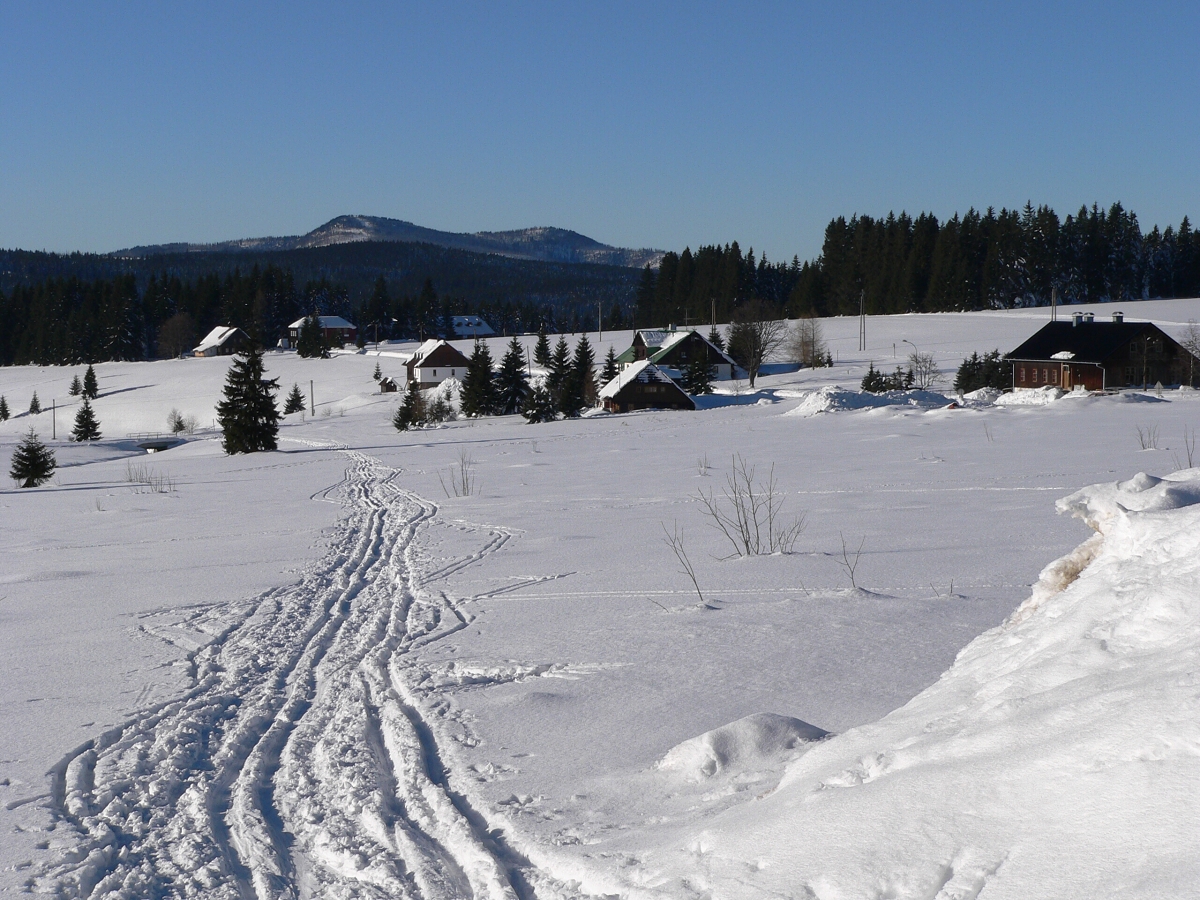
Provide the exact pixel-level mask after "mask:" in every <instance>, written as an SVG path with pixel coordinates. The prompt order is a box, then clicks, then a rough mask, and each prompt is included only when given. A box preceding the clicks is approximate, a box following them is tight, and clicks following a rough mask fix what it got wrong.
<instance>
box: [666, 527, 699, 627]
mask: <svg viewBox="0 0 1200 900" xmlns="http://www.w3.org/2000/svg"><path fill="white" fill-rule="evenodd" d="M659 524H660V525H662V530H663V534H664V535H666V537H665V538H664V541H663V542H664V543H665V544H666V545H667V546H668V547H670V548H671V552H672V553H674V554H675V558H676V559H677V560H679V565H681V566H682V567H683V568H682V569H681V570H680V572H679V574H680V575H686V576H687V577H688V578H689V579H690V580H691V582H692V587H694V588H695V589H696V596H697V597H699V598H700V603H701V604H703V605H704V606H709V602H708V601H707V600H705V599H704V594H703V593H701V591H700V582H699V581H698V580H697V578H696V570H695V569H694V568H692V561H691V560H690V559H688V555H687V550H685V549H684V546H683V532H682V531H680V530H679V523H678V522H675V523H674V530H673V531H667V526H666V523H663V522H660V523H659ZM660 605H661V604H660Z"/></svg>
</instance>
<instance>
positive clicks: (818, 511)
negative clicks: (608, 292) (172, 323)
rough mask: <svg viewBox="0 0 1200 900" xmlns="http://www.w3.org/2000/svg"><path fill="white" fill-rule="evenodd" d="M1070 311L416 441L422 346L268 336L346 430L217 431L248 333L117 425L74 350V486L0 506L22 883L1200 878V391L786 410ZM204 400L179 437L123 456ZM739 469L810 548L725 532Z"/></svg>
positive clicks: (206, 886)
mask: <svg viewBox="0 0 1200 900" xmlns="http://www.w3.org/2000/svg"><path fill="white" fill-rule="evenodd" d="M1124 308H1125V311H1126V313H1127V314H1128V315H1129V316H1130V317H1131V318H1132V317H1134V316H1138V315H1143V316H1156V317H1158V318H1157V321H1159V323H1160V324H1161V325H1162V326H1163V327H1164V328H1165V329H1166V330H1167V331H1169V332H1171V333H1177V332H1178V331H1179V330H1180V325H1181V324H1182V323H1186V321H1187V320H1188V319H1189V318H1194V317H1200V303H1197V302H1195V301H1191V302H1181V301H1165V302H1158V303H1154V304H1131V305H1126V306H1125V307H1124ZM1043 318H1044V311H1042V312H1038V311H1021V312H1015V313H972V314H955V315H937V316H896V317H880V318H872V319H870V320H869V322H868V334H869V335H870V337H871V344H870V346H871V350H870V351H868V352H867V353H862V354H859V353H856V352H853V351H851V349H850V348H852V347H854V346H856V345H857V344H856V342H857V338H858V332H857V329H858V323H857V320H854V319H845V320H841V319H833V320H825V322H824V323H823V325H824V328H825V336H826V339H827V340H828V341H829V343H830V346H831V349H833V351H834V352H835V354H836V357H837V360H838V365H837V366H835V367H834V368H832V369H818V370H801V371H799V372H787V371H782V372H779V373H778V374H771V375H763V376H760V378H759V383H758V385H757V390H756V391H754V392H750V391H749V390H748V389H746V388H745V386H744V384H741V385H739V384H738V383H733V384H732V385H730V386H729V387H728V388H727V389H725V390H724V391H723V392H722V393H721V394H718V395H715V396H714V397H713V398H711V400H712V403H711V404H707V403H706V407H705V408H704V409H702V410H701V411H698V412H651V411H646V412H639V413H632V414H628V415H594V416H589V417H587V418H584V419H581V420H575V421H571V422H558V423H552V424H545V425H539V426H529V425H526V424H525V423H524V421H523V420H522V419H520V418H519V417H503V418H493V419H480V420H471V421H464V422H454V423H448V424H446V425H444V426H440V427H437V428H431V429H425V430H416V431H411V432H406V433H403V434H400V433H397V432H396V431H395V430H394V429H392V428H391V426H390V424H389V419H390V415H391V412H392V411H393V410H394V409H395V407H396V405H397V404H398V403H399V398H398V397H397V396H396V395H394V394H393V395H379V394H377V393H375V391H376V387H375V384H374V382H373V381H372V379H371V374H372V372H373V370H374V367H375V364H376V362H379V363H380V364H381V365H382V366H383V368H384V369H385V370H386V369H387V367H388V366H389V365H390V366H392V367H393V368H394V369H395V370H396V371H392V372H389V371H385V372H384V374H390V375H393V376H395V375H398V374H399V368H400V365H401V363H400V361H399V360H398V359H395V358H392V357H387V356H383V357H379V356H374V355H367V354H340V355H335V356H334V357H333V358H332V359H328V360H301V359H299V358H298V357H296V356H295V355H294V354H290V353H272V354H268V356H267V360H266V365H267V369H268V374H269V375H270V376H272V377H278V378H279V379H280V383H281V387H282V388H283V389H284V390H287V389H288V388H289V387H290V385H291V384H292V383H298V384H300V385H301V387H302V389H304V390H307V388H308V383H309V381H310V380H311V381H313V382H314V384H315V388H316V415H315V416H313V415H310V414H305V415H303V416H302V415H301V414H295V415H293V416H289V417H287V419H286V420H285V424H284V426H283V429H282V431H281V450H280V451H279V452H276V453H270V454H255V455H252V456H245V457H226V456H224V455H223V454H222V453H221V452H220V449H219V444H218V442H217V439H216V435H215V433H214V432H213V431H211V428H210V427H211V423H212V419H213V416H214V413H213V406H214V404H215V402H216V400H217V398H218V396H219V392H220V386H221V383H222V381H223V378H224V374H225V372H226V370H227V368H228V365H229V361H228V360H222V359H191V360H170V361H164V362H156V363H106V364H102V365H98V366H97V367H96V369H97V374H98V376H99V379H100V393H101V396H100V398H99V399H98V400H97V401H95V403H94V404H93V405H94V406H95V408H96V411H97V415H98V417H99V419H100V423H101V429H102V431H103V433H104V436H105V439H104V440H103V441H101V442H98V443H96V444H89V445H85V446H83V445H74V444H69V443H66V442H65V441H63V440H62V439H61V438H62V436H63V434H64V433H65V432H66V431H67V430H68V428H69V424H70V419H71V417H72V416H73V412H74V407H73V404H74V403H75V398H69V397H68V396H67V395H66V388H67V386H68V385H69V384H70V381H71V377H72V376H73V375H74V374H76V370H75V369H72V368H69V367H60V368H55V367H24V368H12V369H4V370H0V393H3V394H5V395H6V396H7V398H8V400H9V403H10V406H11V407H12V408H13V409H14V411H16V410H23V409H24V408H26V407H27V404H28V397H29V395H30V394H31V393H32V391H33V390H34V389H36V390H37V391H38V393H39V396H40V397H41V398H42V400H43V403H44V404H45V405H47V406H49V404H48V403H46V401H47V400H48V399H51V398H56V399H57V401H58V402H59V403H60V404H61V405H62V407H63V408H60V409H59V410H58V412H57V416H58V422H57V428H58V432H59V437H60V440H58V441H57V442H54V449H55V452H56V453H57V454H58V456H59V461H60V469H59V472H58V474H57V476H56V478H55V480H54V481H53V482H51V483H50V484H48V485H46V486H44V487H43V488H39V489H35V490H16V489H7V490H0V548H2V549H3V552H2V553H0V659H3V660H4V663H3V666H4V668H3V673H4V677H3V678H2V679H0V716H3V722H4V728H3V729H0V891H4V892H6V893H8V892H12V893H17V892H21V891H23V890H25V889H26V886H27V885H28V886H29V888H31V889H33V890H35V891H44V892H52V893H61V894H63V895H66V896H73V895H94V896H101V895H107V896H113V897H144V896H181V897H201V896H203V897H222V896H228V897H243V896H255V895H258V896H339V897H356V896H357V897H383V896H412V897H416V896H421V897H459V896H488V897H517V896H519V897H533V896H537V897H556V896H579V895H584V894H588V895H596V894H601V893H612V894H619V895H623V896H631V897H635V896H665V897H693V896H714V897H770V896H797V897H801V896H815V897H822V898H833V897H938V896H940V897H946V898H949V897H974V896H984V897H993V896H995V897H1008V896H1012V897H1018V896H1020V897H1028V896H1056V897H1096V896H1117V895H1119V896H1131V897H1160V896H1188V895H1194V893H1195V885H1196V884H1200V872H1197V871H1196V863H1194V862H1193V859H1192V858H1193V857H1194V855H1195V854H1194V852H1193V849H1194V837H1195V835H1196V834H1197V833H1200V829H1198V828H1197V826H1198V825H1200V822H1197V806H1196V804H1195V802H1194V797H1195V794H1196V788H1197V785H1198V782H1200V766H1198V765H1197V757H1198V755H1200V734H1197V729H1198V725H1197V722H1198V721H1200V717H1198V716H1197V712H1200V710H1197V708H1196V706H1197V698H1198V697H1200V693H1198V692H1197V690H1196V676H1195V672H1196V670H1197V652H1198V651H1197V648H1200V634H1198V633H1197V622H1198V621H1200V617H1198V616H1197V612H1198V610H1197V609H1196V603H1197V597H1200V591H1198V590H1197V587H1198V584H1197V580H1198V579H1197V566H1198V565H1200V563H1198V562H1197V560H1200V553H1198V552H1197V551H1198V550H1200V547H1197V546H1196V545H1197V542H1198V541H1200V520H1198V519H1197V516H1200V505H1197V504H1196V499H1197V498H1198V497H1200V471H1198V470H1188V471H1182V472H1177V473H1176V474H1174V475H1169V473H1171V472H1174V471H1175V470H1177V469H1180V468H1182V467H1183V466H1185V465H1186V461H1187V460H1186V456H1187V452H1188V451H1187V442H1186V440H1185V438H1184V435H1185V433H1186V430H1187V429H1194V428H1196V426H1197V425H1198V424H1200V422H1198V421H1197V420H1198V419H1200V404H1198V403H1197V402H1196V401H1197V399H1200V397H1198V395H1197V393H1196V392H1192V391H1177V390H1165V391H1163V395H1162V397H1161V398H1160V397H1157V396H1155V395H1153V394H1141V393H1130V394H1124V395H1118V396H1096V395H1086V394H1082V395H1079V396H1076V395H1075V394H1068V395H1067V396H1066V397H1062V398H1061V399H1058V400H1054V401H1052V402H1045V403H1041V404H1040V405H1021V406H1004V405H997V404H996V402H995V401H996V397H995V396H994V395H992V394H990V393H987V392H983V393H980V394H978V395H976V396H973V397H968V398H963V400H962V401H961V402H959V403H958V404H957V408H948V407H949V406H950V404H949V401H950V400H955V399H957V398H955V397H954V396H952V395H951V394H949V393H948V388H947V386H946V385H945V383H943V384H942V385H941V386H939V390H940V391H941V392H942V393H941V397H942V398H943V399H946V400H947V403H946V404H940V403H938V402H936V401H935V400H930V401H929V402H927V403H921V404H913V403H909V402H908V400H907V399H905V398H903V397H896V398H892V402H889V405H887V406H883V407H878V408H875V407H872V408H853V407H852V406H851V405H850V401H849V400H848V399H847V400H846V403H847V405H846V406H843V407H841V408H838V407H837V406H836V405H835V404H830V405H828V406H826V408H825V410H824V412H823V413H822V414H820V415H809V416H802V415H790V414H789V413H791V412H793V411H795V410H798V409H800V408H801V407H803V406H804V405H805V404H806V403H811V402H816V401H812V400H811V398H812V397H815V396H824V397H826V398H830V397H840V398H849V397H851V395H854V394H856V393H857V392H855V391H853V390H851V387H852V386H854V385H856V384H857V382H858V380H859V379H861V377H862V374H863V373H864V372H865V371H866V369H867V366H868V364H869V363H872V362H873V363H875V364H876V367H877V368H879V366H880V364H881V363H886V364H890V362H891V359H890V357H888V355H887V353H888V351H889V350H890V349H891V344H892V343H893V341H895V342H896V343H900V341H901V339H906V340H910V341H912V342H914V343H915V344H916V345H917V346H919V347H920V348H921V350H922V352H925V351H931V352H933V353H934V354H935V358H936V359H937V361H938V362H939V364H940V365H941V366H942V368H943V370H944V371H947V372H949V373H951V375H952V372H953V369H954V367H956V366H957V364H958V363H959V362H960V361H961V360H962V358H963V357H965V356H968V355H969V354H970V353H971V352H987V351H989V350H991V349H994V348H996V347H999V348H1000V349H1001V350H1006V349H1010V348H1011V347H1013V346H1016V344H1017V343H1019V342H1020V341H1021V340H1023V339H1024V338H1025V337H1027V336H1028V334H1030V333H1032V332H1033V331H1034V330H1035V329H1036V328H1037V327H1038V325H1039V324H1040V322H1041V320H1042V319H1043ZM590 337H591V336H590ZM629 337H630V333H628V332H625V333H621V334H616V335H612V334H608V333H606V334H605V335H604V340H603V341H595V342H594V344H595V345H597V346H596V349H597V354H598V356H603V354H604V353H605V352H606V351H607V346H606V344H609V343H611V344H613V345H614V346H616V348H617V350H618V351H620V350H623V349H625V347H627V346H628V340H629ZM522 340H523V342H524V343H527V344H532V343H533V341H534V340H535V338H534V337H532V336H529V337H526V338H523V339H522ZM506 341H507V338H497V339H495V342H494V344H493V347H492V349H493V354H494V355H495V352H496V351H497V350H501V351H502V349H503V348H502V345H503V344H504V343H505V342H506ZM903 346H907V345H903ZM397 349H399V348H397ZM897 352H898V353H899V356H900V357H901V358H902V357H903V355H904V354H903V350H902V348H900V349H898V351H897ZM779 368H786V367H782V366H781V367H779ZM838 385H841V388H839V389H837V390H833V388H836V387H837V386H838ZM822 388H828V389H829V390H824V391H821V390H820V389H822ZM814 391H817V392H819V393H813V392H814ZM706 399H707V398H706ZM172 407H174V408H176V409H178V410H179V411H180V412H181V413H183V414H184V415H194V416H196V417H197V419H198V420H199V422H200V425H201V429H200V430H199V431H198V432H197V433H196V434H195V435H192V436H190V438H189V440H188V441H187V442H186V443H185V444H184V445H182V446H180V447H177V448H174V449H172V450H168V451H166V452H163V453H159V454H154V455H150V456H147V455H145V454H143V453H141V452H139V451H138V450H137V448H136V446H135V445H134V444H133V442H132V441H130V440H128V439H126V437H125V435H126V434H127V433H128V432H143V431H161V430H164V427H165V424H166V415H167V413H168V412H169V410H170V409H171V408H172ZM50 416H51V413H50V412H48V411H47V412H45V413H42V414H41V415H40V416H29V415H28V414H26V413H24V412H20V413H18V414H17V415H15V416H14V418H13V419H11V420H10V421H8V422H6V423H2V424H0V464H3V465H5V466H7V461H8V457H9V454H10V453H11V450H12V448H13V446H14V445H15V442H16V441H17V439H18V438H19V436H20V435H21V434H22V433H23V432H24V431H25V430H26V429H27V428H28V427H29V426H30V425H34V426H36V427H37V429H38V431H39V432H40V433H42V434H43V436H45V437H49V431H50V428H49V427H48V426H49V419H50ZM206 428H209V429H210V430H205V429H206ZM1139 428H1140V429H1142V430H1143V432H1144V433H1148V431H1149V429H1151V428H1153V429H1154V431H1155V434H1156V435H1157V439H1156V440H1155V441H1154V442H1153V444H1157V445H1158V446H1157V447H1154V446H1151V448H1150V449H1142V447H1141V444H1142V441H1140V440H1139V436H1138V429H1139ZM739 453H740V454H742V455H743V456H744V458H745V459H746V461H747V462H748V463H750V464H751V465H754V466H756V479H759V480H761V479H763V478H765V477H766V476H767V473H768V470H769V469H770V468H771V466H772V465H773V466H774V475H775V478H776V481H777V484H778V486H779V489H780V490H781V491H782V492H783V496H784V506H783V510H782V513H783V515H784V516H785V517H791V516H795V515H799V514H801V513H803V514H805V515H806V517H807V528H806V530H805V531H804V533H803V535H802V537H801V539H800V541H799V543H798V544H797V547H796V551H795V552H794V553H791V554H781V555H776V556H769V557H755V558H749V559H736V558H729V557H728V554H729V552H730V547H729V545H728V544H727V543H725V542H724V538H722V536H721V535H720V534H719V533H717V532H716V531H715V530H714V529H712V528H711V527H709V526H708V524H707V522H706V519H705V516H704V515H703V512H702V504H701V503H700V502H699V498H698V492H699V491H705V492H706V493H707V492H708V491H710V490H711V491H713V492H715V494H716V495H717V496H720V492H721V489H722V486H723V485H724V482H725V477H726V475H727V474H729V472H730V469H731V459H732V457H733V456H734V455H735V454H739ZM464 466H465V467H466V468H467V469H468V471H469V473H470V474H471V476H472V478H473V487H472V490H471V491H470V492H469V493H468V494H467V495H465V496H457V494H458V493H461V492H459V491H455V490H454V489H453V486H454V484H455V483H456V482H455V481H454V478H453V476H454V474H455V473H456V472H457V473H459V474H461V472H462V469H463V467H464ZM156 473H157V474H159V475H165V476H168V477H169V479H170V483H169V486H168V488H167V491H166V492H165V493H159V492H156V491H155V490H154V488H153V487H152V486H151V485H148V484H146V481H147V480H150V479H148V478H147V477H146V476H147V475H149V474H156ZM1139 473H1140V474H1139ZM1168 476H1169V477H1168ZM160 484H161V482H160ZM1090 485H1098V486H1096V487H1089V486H1090ZM1059 498H1067V499H1066V500H1064V501H1063V502H1062V503H1060V504H1059V506H1060V507H1061V508H1062V512H1063V513H1064V514H1069V515H1059V514H1058V513H1057V512H1056V508H1055V500H1057V499H1059ZM1089 526H1090V527H1089ZM664 527H665V528H667V529H668V530H670V529H672V528H674V527H678V528H679V529H680V532H681V533H682V535H683V539H684V543H685V546H686V548H687V552H688V553H689V557H690V560H691V562H692V564H693V566H694V568H695V571H696V576H697V579H698V581H699V583H700V586H701V588H702V590H703V592H704V597H705V602H704V603H701V602H700V601H699V598H698V597H697V595H696V593H695V591H694V590H693V587H692V584H691V583H690V581H689V580H688V579H687V578H686V577H685V576H684V575H683V574H681V573H680V572H679V571H678V569H679V566H678V565H677V561H676V559H675V557H674V556H673V555H672V553H671V550H670V548H669V547H668V546H667V545H666V544H665V543H664V541H663V529H664ZM1093 529H1099V531H1098V532H1095V536H1093V537H1089V535H1091V534H1093ZM860 542H861V543H860ZM860 547H861V554H860V555H859V556H858V559H857V563H858V564H857V567H856V569H855V574H854V583H853V584H852V583H851V579H850V577H849V574H848V571H847V563H848V562H852V561H853V560H854V559H855V556H856V551H857V549H858V548H860ZM1039 572H1040V573H1041V574H1040V575H1039ZM826 732H828V733H829V734H828V736H826V734H825V733H826Z"/></svg>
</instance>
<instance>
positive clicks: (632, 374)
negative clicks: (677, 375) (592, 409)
mask: <svg viewBox="0 0 1200 900" xmlns="http://www.w3.org/2000/svg"><path fill="white" fill-rule="evenodd" d="M635 381H639V382H641V383H642V384H650V383H652V382H656V381H657V382H659V383H661V384H671V385H673V384H675V382H674V381H673V380H672V379H671V376H670V375H667V374H666V373H665V372H663V370H662V369H660V368H659V367H658V366H656V365H655V364H654V363H652V362H650V361H649V360H647V359H643V360H639V361H638V362H635V363H634V364H633V365H631V366H627V367H626V368H625V371H623V372H621V373H620V374H619V375H617V377H616V378H614V379H613V380H612V381H610V382H609V383H608V384H606V385H605V386H604V387H602V388H601V389H600V399H601V400H606V399H608V398H609V397H615V396H616V395H617V393H618V392H619V391H620V390H621V389H622V388H623V387H625V386H626V385H628V384H632V383H633V382H635Z"/></svg>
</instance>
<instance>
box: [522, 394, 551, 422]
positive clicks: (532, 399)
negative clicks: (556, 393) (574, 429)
mask: <svg viewBox="0 0 1200 900" xmlns="http://www.w3.org/2000/svg"><path fill="white" fill-rule="evenodd" d="M521 415H523V416H524V417H525V421H527V422H528V423H529V424H530V425H533V424H536V423H537V422H553V421H554V420H555V419H557V418H558V409H557V408H556V407H555V405H554V398H553V397H551V396H550V392H549V391H548V390H546V388H545V387H543V386H542V385H538V386H537V387H535V388H534V389H533V390H532V391H530V392H529V397H528V399H526V401H525V408H524V409H522V410H521Z"/></svg>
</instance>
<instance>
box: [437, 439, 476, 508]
mask: <svg viewBox="0 0 1200 900" xmlns="http://www.w3.org/2000/svg"><path fill="white" fill-rule="evenodd" d="M437 477H438V481H439V482H440V483H441V485H442V490H443V491H444V492H445V494H446V496H447V497H449V496H451V491H453V495H454V496H455V497H469V496H471V495H472V494H475V493H478V492H479V485H478V483H477V481H476V478H475V460H473V459H472V458H471V455H470V454H469V453H467V451H466V450H464V451H462V453H460V454H459V455H458V465H457V466H450V467H449V468H448V469H447V470H446V474H445V475H444V476H443V475H442V471H441V469H439V470H438V473H437Z"/></svg>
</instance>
